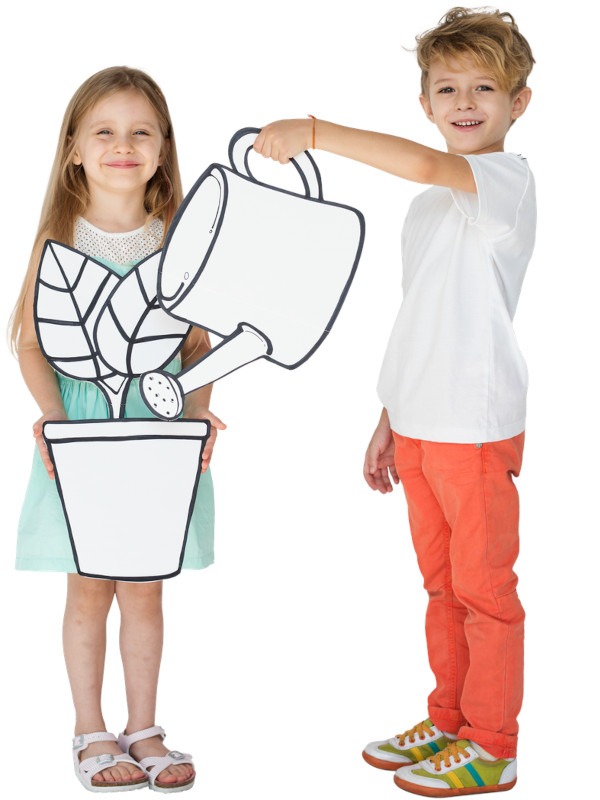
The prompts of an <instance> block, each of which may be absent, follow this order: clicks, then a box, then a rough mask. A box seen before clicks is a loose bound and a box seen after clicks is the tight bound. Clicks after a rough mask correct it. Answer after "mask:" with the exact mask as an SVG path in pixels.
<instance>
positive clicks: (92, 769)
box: [73, 731, 148, 792]
mask: <svg viewBox="0 0 600 800" xmlns="http://www.w3.org/2000/svg"><path fill="white" fill-rule="evenodd" d="M116 741H117V737H116V736H115V735H114V733H107V732H106V731H98V732H97V733H81V734H79V736H76V737H75V738H74V739H73V763H74V766H75V774H76V775H77V777H78V778H79V780H80V781H81V784H82V785H83V787H84V788H85V789H87V790H88V791H90V792H129V791H133V789H143V788H144V786H147V785H148V778H146V777H144V778H137V779H136V780H130V781H111V782H110V783H109V782H108V781H106V782H103V783H94V780H93V778H94V775H97V774H98V773H99V772H102V770H104V769H109V768H110V767H112V766H114V765H115V764H118V763H119V762H120V761H127V762H128V763H129V764H135V766H136V767H140V765H139V764H138V762H137V761H135V760H134V759H133V758H132V757H131V756H130V755H129V754H125V753H124V752H123V753H121V755H117V756H115V755H113V754H112V753H105V754H104V755H99V756H91V757H90V758H84V759H83V761H80V760H79V754H80V753H81V752H82V750H85V749H86V748H87V746H88V745H89V744H92V743H93V742H116ZM121 749H122V748H121ZM140 768H141V769H143V767H140Z"/></svg>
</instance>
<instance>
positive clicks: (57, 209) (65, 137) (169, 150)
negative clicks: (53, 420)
mask: <svg viewBox="0 0 600 800" xmlns="http://www.w3.org/2000/svg"><path fill="white" fill-rule="evenodd" d="M128 89H134V90H135V91H138V92H139V93H140V94H142V95H143V96H144V97H145V98H146V100H147V101H148V102H149V103H150V105H151V106H152V108H153V109H154V111H155V112H156V115H157V117H158V120H159V123H160V129H161V134H162V136H163V138H164V139H165V143H166V146H165V152H164V153H163V163H162V165H161V166H160V167H159V168H158V169H157V171H156V173H155V175H154V176H153V177H152V178H151V179H150V180H149V181H148V185H147V187H146V196H145V198H144V205H145V207H146V211H147V212H148V218H149V219H151V218H155V217H156V218H160V219H162V220H163V222H164V226H165V232H166V231H167V229H168V227H169V225H170V223H171V221H172V219H173V217H174V215H175V212H176V211H177V208H178V207H179V205H180V204H181V201H182V199H183V191H182V188H181V176H180V174H179V163H178V160H177V149H176V147H175V137H174V135H173V126H172V123H171V115H170V114H169V109H168V107H167V101H166V100H165V97H164V95H163V93H162V91H161V90H160V88H159V87H158V85H157V84H156V83H155V82H154V81H153V80H152V78H151V77H150V76H149V75H147V74H146V73H145V72H142V71H141V70H139V69H132V68H131V67H109V68H108V69H103V70H101V71H100V72H97V73H96V74H95V75H92V76H91V77H90V78H88V79H87V80H86V81H85V82H84V83H82V85H81V86H80V87H79V89H77V91H76V92H75V94H74V95H73V97H72V98H71V101H70V103H69V105H68V106H67V110H66V111H65V116H64V119H63V123H62V127H61V130H60V135H59V138H58V145H57V148H56V156H55V157H54V165H53V167H52V172H51V173H50V180H49V181H48V188H47V190H46V196H45V198H44V203H43V205H42V213H41V215H40V222H39V226H38V230H37V234H36V237H35V240H34V243H33V248H32V251H31V257H30V259H29V266H28V268H27V273H26V275H25V280H24V281H23V286H22V287H21V293H20V294H19V298H18V300H17V303H16V305H15V308H14V311H13V314H12V317H11V322H10V342H11V346H12V348H13V351H14V352H16V350H17V342H18V337H19V331H20V329H21V323H22V320H23V313H24V304H25V296H26V294H27V291H28V289H29V287H30V286H31V284H32V282H33V281H34V280H35V276H36V273H37V268H38V261H39V258H40V255H41V251H42V247H43V243H44V241H45V240H46V239H56V240H57V241H59V242H64V244H68V245H71V246H72V245H73V230H74V225H75V220H76V219H77V217H78V216H80V215H82V214H83V213H84V212H85V210H86V208H87V205H88V202H89V190H88V185H87V180H86V177H85V172H84V170H83V168H82V167H81V166H76V165H75V164H74V163H73V152H74V150H75V147H76V143H77V134H78V130H79V126H80V124H81V121H82V119H83V117H84V116H85V115H86V114H87V112H88V111H90V109H91V108H93V107H94V106H95V105H96V103H98V102H99V101H100V100H102V99H103V98H105V97H108V96H109V95H111V94H116V93H117V92H121V91H125V90H128Z"/></svg>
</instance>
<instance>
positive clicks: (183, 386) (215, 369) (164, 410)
mask: <svg viewBox="0 0 600 800" xmlns="http://www.w3.org/2000/svg"><path fill="white" fill-rule="evenodd" d="M271 352H272V345H271V342H270V341H269V339H268V338H267V337H266V336H265V335H264V334H263V333H261V332H260V331H259V330H258V329H257V328H254V327H253V326H252V325H248V324H247V323H240V324H239V325H238V327H237V330H235V331H234V333H232V334H231V336H228V337H226V338H225V339H223V341H222V342H221V343H220V344H218V345H217V346H216V347H213V349H212V350H209V352H208V353H206V355H204V356H203V357H202V358H201V359H200V360H199V361H196V362H195V363H194V364H192V365H191V366H190V367H188V368H187V369H184V370H183V371H182V372H180V373H179V374H178V375H177V376H175V375H171V374H170V373H168V372H163V371H162V370H158V371H156V372H147V373H145V374H144V375H142V376H141V378H140V390H141V394H142V397H143V399H144V402H145V403H146V405H147V406H148V408H149V409H150V411H152V413H153V414H154V415H155V416H157V417H161V418H162V419H177V417H178V416H179V415H180V414H181V412H182V411H183V398H184V396H185V395H186V394H189V393H190V392H193V391H195V390H196V389H200V388H201V387H202V386H206V385H207V384H209V383H214V381H216V380H219V378H222V377H223V376H225V375H228V374H229V373H230V372H234V371H235V370H236V369H239V368H240V367H243V366H244V365H245V364H249V363H250V362H251V361H256V359H257V358H262V357H263V356H268V355H269V354H270V353H271Z"/></svg>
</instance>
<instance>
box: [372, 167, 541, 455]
mask: <svg viewBox="0 0 600 800" xmlns="http://www.w3.org/2000/svg"><path fill="white" fill-rule="evenodd" d="M465 158H467V160H468V161H469V163H470V165H471V168H472V170H473V175H474V177H475V182H476V184H477V193H469V192H460V191H454V190H450V189H446V188H443V187H432V188H430V189H428V190H427V191H425V192H423V193H422V194H420V195H419V196H418V197H416V198H415V200H414V201H413V203H412V204H411V206H410V209H409V211H408V214H407V217H406V222H405V224H404V229H403V233H402V257H403V280H402V287H403V294H404V300H403V302H402V306H401V308H400V312H399V314H398V318H397V320H396V323H395V325H394V328H393V330H392V334H391V337H390V341H389V344H388V347H387V351H386V354H385V358H384V362H383V366H382V369H381V375H380V378H379V384H378V392H379V397H380V399H381V401H382V403H383V405H384V406H385V408H386V409H387V411H388V414H389V417H390V423H391V426H392V430H394V431H396V433H399V434H401V435H403V436H409V437H411V438H415V439H425V440H428V441H434V442H457V443H473V442H477V443H478V442H493V441H499V440H501V439H508V438H510V437H512V436H516V435H517V434H518V433H521V431H523V430H524V428H525V397H526V393H527V367H526V365H525V362H524V360H523V357H522V355H521V353H520V351H519V348H518V346H517V342H516V338H515V334H514V330H513V327H512V320H513V317H514V314H515V310H516V306H517V301H518V299H519V293H520V290H521V285H522V283H523V278H524V275H525V270H526V268H527V264H528V262H529V259H530V257H531V253H532V251H533V245H534V240H535V220H536V206H535V185H534V181H533V176H532V174H531V172H530V171H529V167H528V165H527V161H526V160H525V159H524V158H522V157H521V156H518V155H514V154H512V153H488V154H486V155H480V156H465Z"/></svg>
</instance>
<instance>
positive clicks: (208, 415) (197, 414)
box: [183, 406, 227, 472]
mask: <svg viewBox="0 0 600 800" xmlns="http://www.w3.org/2000/svg"><path fill="white" fill-rule="evenodd" d="M183 418H184V419H206V420H208V421H209V422H210V435H209V437H208V441H207V442H206V444H205V445H204V450H203V451H202V472H206V470H207V469H208V465H209V464H210V459H211V458H212V452H213V448H214V446H215V441H216V439H217V430H219V431H224V430H225V429H226V428H227V425H225V423H224V422H222V421H221V420H220V419H219V418H218V417H217V416H215V415H214V414H213V413H212V412H211V411H209V410H208V409H207V408H204V407H202V406H194V407H189V408H186V409H185V410H184V412H183Z"/></svg>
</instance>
